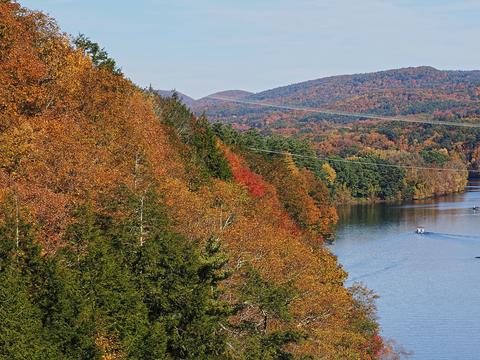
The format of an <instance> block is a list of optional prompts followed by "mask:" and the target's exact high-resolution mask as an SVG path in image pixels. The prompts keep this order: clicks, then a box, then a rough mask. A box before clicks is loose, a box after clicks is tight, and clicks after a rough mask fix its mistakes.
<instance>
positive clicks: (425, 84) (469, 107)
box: [194, 67, 480, 202]
mask: <svg viewBox="0 0 480 360" xmlns="http://www.w3.org/2000/svg"><path fill="white" fill-rule="evenodd" d="M479 89H480V73H479V72H478V71H440V70H436V69H433V68H430V67H418V68H406V69H398V70H389V71H382V72H377V73H371V74H357V75H345V76H334V77H330V78H324V79H318V80H312V81H307V82H303V83H299V84H293V85H289V86H284V87H280V88H276V89H272V90H268V91H264V92H260V93H257V94H246V95H244V96H243V97H242V100H245V101H247V102H248V101H256V102H258V101H260V102H262V101H264V102H267V103H269V104H279V105H293V106H300V107H319V108H326V109H331V110H339V111H347V112H351V113H352V112H353V113H373V114H381V115H403V116H409V117H413V118H417V119H429V120H437V121H444V120H447V121H451V122H452V121H453V122H455V121H459V122H460V121H461V122H464V123H468V122H472V123H475V122H478V121H479V119H480V110H479V106H478V105H479V99H480V98H479V96H480V92H479ZM194 108H195V110H196V111H197V112H201V111H204V112H206V114H207V115H208V116H209V117H210V118H211V119H212V120H213V121H219V122H222V123H228V124H232V125H233V126H234V127H235V128H237V129H240V130H248V129H251V128H256V129H258V130H259V131H261V132H262V133H263V134H268V135H271V134H275V135H281V136H287V137H292V136H293V137H295V138H297V139H302V140H306V141H308V142H309V143H311V144H312V146H313V148H314V149H315V150H316V151H317V154H318V155H319V156H320V157H322V158H330V160H329V163H330V164H331V165H332V167H333V168H334V169H335V170H336V171H338V174H337V175H338V176H337V180H336V186H335V187H336V193H337V201H340V202H358V201H377V200H385V199H393V198H425V197H431V196H437V195H443V194H447V193H452V192H457V191H461V190H463V189H464V187H465V185H466V179H467V176H468V174H467V172H466V171H465V170H466V169H467V168H470V169H471V170H474V171H478V170H480V168H479V167H478V166H479V158H480V157H479V153H480V147H479V145H478V144H479V141H478V139H479V136H480V131H479V130H478V129H476V128H472V129H470V128H459V127H453V126H450V127H449V126H438V125H436V126H431V125H411V124H406V123H402V122H393V121H392V122H373V121H360V120H361V119H358V118H355V117H346V116H341V115H331V114H319V113H315V112H310V111H292V110H286V109H281V108H272V107H263V106H258V105H251V104H244V103H235V102H224V101H223V102H222V101H216V102H213V101H210V102H205V101H198V102H197V103H196V104H195V105H194ZM292 152H293V151H292ZM301 154H302V155H303V153H302V152H301ZM332 157H340V158H342V159H347V160H349V159H352V160H354V163H352V164H347V163H344V162H342V161H340V160H341V159H339V158H336V159H335V161H333V160H334V159H332ZM372 159H374V160H373V162H383V163H385V164H386V165H388V167H390V168H391V170H388V169H386V170H381V169H383V168H384V167H382V166H376V167H372V165H371V164H370V165H360V164H359V163H360V162H366V163H371V162H372ZM392 165H393V166H394V165H397V166H403V167H406V171H405V172H404V174H402V173H401V172H398V171H396V170H395V169H393V168H392ZM415 167H417V168H419V167H420V168H435V167H439V168H443V169H451V170H449V171H445V170H440V171H435V170H433V169H423V170H421V169H414V168H415ZM374 169H378V170H379V171H380V170H381V171H380V172H381V176H382V177H385V179H391V180H394V184H392V188H390V189H381V187H382V186H383V187H385V186H386V187H389V185H388V183H387V181H381V180H378V179H377V180H376V179H375V178H376V177H378V176H377V174H373V172H372V171H373V170H374ZM473 174H475V173H473ZM477 174H478V173H477ZM384 175H385V176H384ZM397 178H398V181H396V179H397ZM379 182H380V183H383V185H380V184H379ZM384 190H385V191H384Z"/></svg>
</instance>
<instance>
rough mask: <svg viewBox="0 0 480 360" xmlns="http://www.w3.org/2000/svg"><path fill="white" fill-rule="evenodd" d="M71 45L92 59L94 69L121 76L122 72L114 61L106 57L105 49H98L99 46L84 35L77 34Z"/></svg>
mask: <svg viewBox="0 0 480 360" xmlns="http://www.w3.org/2000/svg"><path fill="white" fill-rule="evenodd" d="M73 43H74V44H75V46H76V47H77V49H80V50H82V51H83V52H84V54H86V55H88V56H89V57H90V58H91V59H92V62H93V64H94V65H95V66H96V67H98V68H100V69H106V70H108V71H110V72H111V73H112V74H115V75H122V71H121V70H120V68H118V67H117V64H116V62H115V60H114V59H112V58H111V57H109V56H108V53H107V52H106V51H105V49H104V48H100V45H98V44H97V43H96V42H93V41H91V40H90V39H89V38H88V37H86V36H85V35H84V34H79V35H78V36H77V37H75V38H74V39H73Z"/></svg>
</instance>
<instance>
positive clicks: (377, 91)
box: [196, 66, 480, 126]
mask: <svg viewBox="0 0 480 360" xmlns="http://www.w3.org/2000/svg"><path fill="white" fill-rule="evenodd" d="M245 99H246V100H249V101H260V102H262V101H263V102H267V103H270V104H276V105H295V106H303V107H315V108H320V107H321V108H322V109H332V110H344V111H348V112H363V113H373V114H379V115H380V114H381V115H406V116H428V117H431V118H434V119H438V120H459V119H463V120H464V121H470V120H471V121H478V119H479V118H480V71H442V70H437V69H434V68H432V67H427V66H422V67H416V68H404V69H397V70H388V71H381V72H376V73H369V74H355V75H342V76H332V77H328V78H322V79H317V80H311V81H306V82H302V83H298V84H293V85H287V86H283V87H279V88H275V89H271V90H267V91H263V92H259V93H256V94H252V95H250V96H247V97H245ZM208 105H210V106H203V107H202V106H196V110H197V111H200V112H201V111H205V112H206V114H207V115H209V116H210V117H211V118H212V119H218V120H224V121H229V120H230V121H231V118H230V119H229V118H228V116H230V115H235V116H237V119H236V120H235V122H239V123H241V122H246V123H248V124H249V125H253V126H262V125H265V124H269V125H270V124H271V123H275V122H277V121H278V120H279V118H281V119H282V121H283V122H287V123H288V122H289V121H290V122H297V121H306V120H309V121H311V120H315V121H319V120H338V121H343V122H345V121H351V120H355V119H354V118H353V119H352V118H344V117H341V116H336V117H335V116H333V117H332V115H325V114H309V113H303V114H302V113H298V112H292V111H285V110H278V109H272V108H265V107H259V106H255V105H248V104H235V103H225V102H224V103H221V104H214V105H215V106H211V104H208ZM290 125H291V123H290Z"/></svg>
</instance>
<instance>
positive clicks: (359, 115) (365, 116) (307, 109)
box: [207, 96, 480, 128]
mask: <svg viewBox="0 0 480 360" xmlns="http://www.w3.org/2000/svg"><path fill="white" fill-rule="evenodd" d="M207 98H209V99H213V100H219V101H225V102H233V103H239V104H245V105H255V106H264V107H270V108H277V109H283V110H294V111H304V112H310V113H319V114H327V115H337V116H347V117H355V118H362V119H372V120H382V121H400V122H408V123H417V124H431V125H446V126H459V127H467V128H480V123H479V124H474V123H466V122H455V121H435V120H427V119H411V118H407V117H399V116H382V115H376V114H367V113H355V112H348V111H337V110H329V109H320V108H311V107H300V106H291V105H277V104H272V103H265V102H260V101H251V100H242V99H233V98H228V97H223V96H207Z"/></svg>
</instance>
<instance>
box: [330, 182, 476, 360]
mask: <svg viewBox="0 0 480 360" xmlns="http://www.w3.org/2000/svg"><path fill="white" fill-rule="evenodd" d="M474 205H480V182H472V183H470V185H469V186H468V188H467V192H465V193H464V194H458V195H453V196H449V197H444V198H439V199H436V200H428V201H416V202H414V203H410V204H405V205H392V204H389V205H387V204H380V205H365V206H364V205H361V206H352V207H345V208H342V209H340V211H339V212H340V216H341V220H340V224H339V230H338V233H337V234H338V235H337V240H336V242H335V243H334V244H333V245H332V246H331V248H332V250H333V252H334V253H335V254H336V255H337V256H338V258H339V261H340V263H341V264H342V265H343V267H344V268H345V270H347V271H348V273H349V279H348V282H347V285H350V284H352V283H353V282H357V281H358V282H362V283H364V284H365V285H367V286H368V287H369V288H371V289H373V290H374V291H376V292H377V293H378V294H379V295H380V298H379V300H378V303H377V305H378V315H379V321H380V325H381V327H382V335H383V336H385V337H387V338H393V339H395V340H396V341H397V342H398V343H400V344H401V345H402V346H403V347H404V348H406V349H407V350H411V351H413V355H412V356H411V357H410V358H411V359H422V360H423V359H428V360H433V359H435V360H441V359H449V360H450V359H462V360H468V359H480V259H476V258H475V257H476V256H480V211H479V212H475V211H473V210H472V207H473V206H474ZM417 226H424V227H425V231H426V233H425V234H423V235H418V234H415V233H414V231H415V229H416V227H417Z"/></svg>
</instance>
